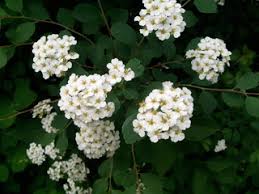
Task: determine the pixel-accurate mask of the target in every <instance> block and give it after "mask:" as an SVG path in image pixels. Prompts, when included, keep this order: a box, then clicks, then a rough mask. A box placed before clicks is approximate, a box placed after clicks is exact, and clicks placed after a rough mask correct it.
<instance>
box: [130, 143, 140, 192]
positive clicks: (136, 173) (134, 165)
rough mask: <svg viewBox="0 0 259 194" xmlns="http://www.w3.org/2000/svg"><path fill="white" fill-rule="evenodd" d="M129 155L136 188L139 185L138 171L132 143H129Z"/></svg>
mask: <svg viewBox="0 0 259 194" xmlns="http://www.w3.org/2000/svg"><path fill="white" fill-rule="evenodd" d="M131 155H132V160H133V170H134V173H135V177H136V188H138V185H139V173H138V167H137V162H136V156H135V150H134V144H131Z"/></svg>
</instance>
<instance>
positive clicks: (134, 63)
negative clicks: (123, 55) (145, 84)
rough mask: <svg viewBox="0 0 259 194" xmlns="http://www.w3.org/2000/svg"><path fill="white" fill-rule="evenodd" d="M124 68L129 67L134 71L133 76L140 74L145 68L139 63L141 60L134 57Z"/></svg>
mask: <svg viewBox="0 0 259 194" xmlns="http://www.w3.org/2000/svg"><path fill="white" fill-rule="evenodd" d="M126 68H131V70H133V71H134V73H135V77H139V76H141V75H142V74H143V73H144V70H145V68H144V66H143V65H141V61H140V60H138V59H136V58H134V59H131V60H129V62H128V63H127V64H126Z"/></svg>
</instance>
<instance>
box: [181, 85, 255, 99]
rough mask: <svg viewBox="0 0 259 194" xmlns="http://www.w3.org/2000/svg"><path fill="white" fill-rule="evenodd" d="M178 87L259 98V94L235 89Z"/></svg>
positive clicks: (193, 86)
mask: <svg viewBox="0 0 259 194" xmlns="http://www.w3.org/2000/svg"><path fill="white" fill-rule="evenodd" d="M177 85H178V86H183V87H189V88H194V89H199V90H205V91H211V92H227V93H236V94H241V95H244V96H259V93H256V92H244V91H239V90H235V89H229V88H227V89H225V88H208V87H201V86H196V85H192V84H177Z"/></svg>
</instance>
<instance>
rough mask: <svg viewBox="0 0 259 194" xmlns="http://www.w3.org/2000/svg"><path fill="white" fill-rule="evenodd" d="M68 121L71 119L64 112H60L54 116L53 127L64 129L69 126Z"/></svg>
mask: <svg viewBox="0 0 259 194" xmlns="http://www.w3.org/2000/svg"><path fill="white" fill-rule="evenodd" d="M68 122H69V120H68V119H67V118H66V117H65V116H64V115H63V114H58V115H56V116H55V117H54V120H53V122H52V124H51V125H52V127H55V128H57V129H60V130H63V129H64V128H65V127H66V126H67V124H68Z"/></svg>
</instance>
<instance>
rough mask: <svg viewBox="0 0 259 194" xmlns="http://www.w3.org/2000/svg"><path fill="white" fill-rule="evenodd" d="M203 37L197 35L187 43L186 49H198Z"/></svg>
mask: <svg viewBox="0 0 259 194" xmlns="http://www.w3.org/2000/svg"><path fill="white" fill-rule="evenodd" d="M200 40H201V37H197V38H194V39H192V40H191V41H190V42H189V44H188V45H187V47H186V49H185V51H188V50H191V49H196V48H197V47H198V43H199V42H200Z"/></svg>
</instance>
